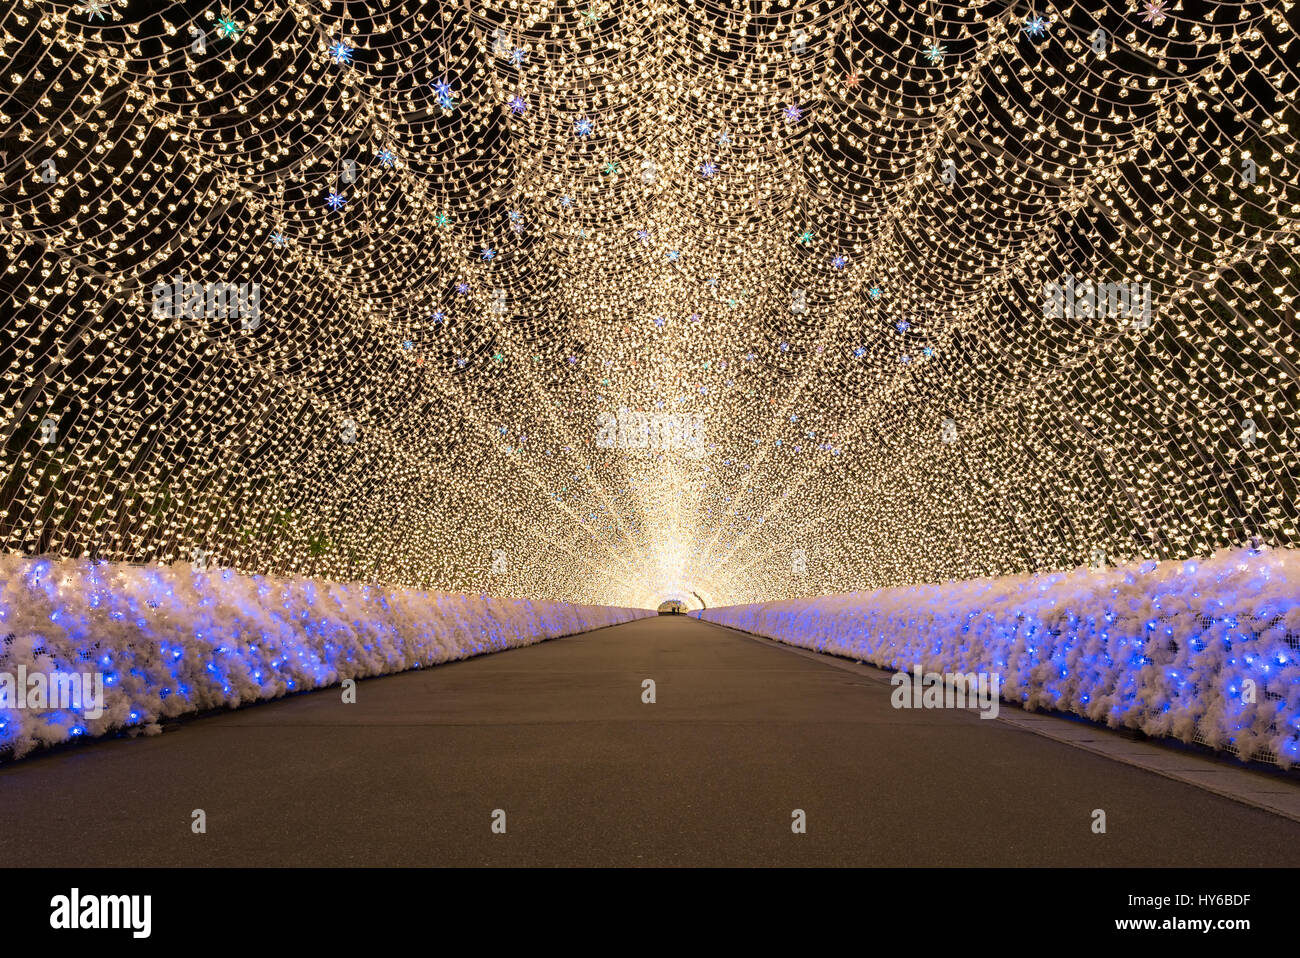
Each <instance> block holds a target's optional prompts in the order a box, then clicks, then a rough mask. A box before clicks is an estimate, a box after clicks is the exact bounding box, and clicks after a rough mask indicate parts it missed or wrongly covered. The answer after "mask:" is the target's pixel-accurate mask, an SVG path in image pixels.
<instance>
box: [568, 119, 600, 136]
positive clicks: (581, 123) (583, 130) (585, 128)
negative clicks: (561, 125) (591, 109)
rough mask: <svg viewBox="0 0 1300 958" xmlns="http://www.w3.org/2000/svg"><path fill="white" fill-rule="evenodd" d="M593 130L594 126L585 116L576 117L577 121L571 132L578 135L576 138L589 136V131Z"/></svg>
mask: <svg viewBox="0 0 1300 958" xmlns="http://www.w3.org/2000/svg"><path fill="white" fill-rule="evenodd" d="M593 129H595V124H593V123H592V122H591V121H590V120H588V119H587V118H586V117H585V116H582V117H578V119H577V120H576V121H575V122H574V124H573V130H574V132H575V133H577V134H578V136H591V131H592V130H593Z"/></svg>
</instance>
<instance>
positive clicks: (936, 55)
mask: <svg viewBox="0 0 1300 958" xmlns="http://www.w3.org/2000/svg"><path fill="white" fill-rule="evenodd" d="M947 54H948V48H947V47H944V46H940V45H939V44H937V43H935V44H932V45H931V46H930V47H928V48H927V49H926V51H925V58H926V59H927V60H929V61H930V62H931V63H942V62H943V58H944V57H945V56H947Z"/></svg>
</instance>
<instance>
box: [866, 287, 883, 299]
mask: <svg viewBox="0 0 1300 958" xmlns="http://www.w3.org/2000/svg"><path fill="white" fill-rule="evenodd" d="M867 295H868V296H870V297H871V298H872V299H880V287H879V286H873V287H871V289H869V290H867Z"/></svg>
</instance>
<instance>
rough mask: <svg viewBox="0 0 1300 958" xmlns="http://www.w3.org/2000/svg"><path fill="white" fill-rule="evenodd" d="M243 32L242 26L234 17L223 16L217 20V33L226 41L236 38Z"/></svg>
mask: <svg viewBox="0 0 1300 958" xmlns="http://www.w3.org/2000/svg"><path fill="white" fill-rule="evenodd" d="M243 32H244V28H243V26H242V25H241V24H240V23H239V22H238V21H237V20H235V18H234V17H231V16H224V17H221V18H220V19H219V20H217V33H218V34H220V35H221V36H223V37H225V38H226V39H230V38H231V37H238V36H239V35H240V34H241V33H243Z"/></svg>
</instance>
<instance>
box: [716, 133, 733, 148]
mask: <svg viewBox="0 0 1300 958" xmlns="http://www.w3.org/2000/svg"><path fill="white" fill-rule="evenodd" d="M730 145H731V134H730V133H728V132H727V131H726V130H723V131H722V132H721V133H719V134H718V146H730Z"/></svg>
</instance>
